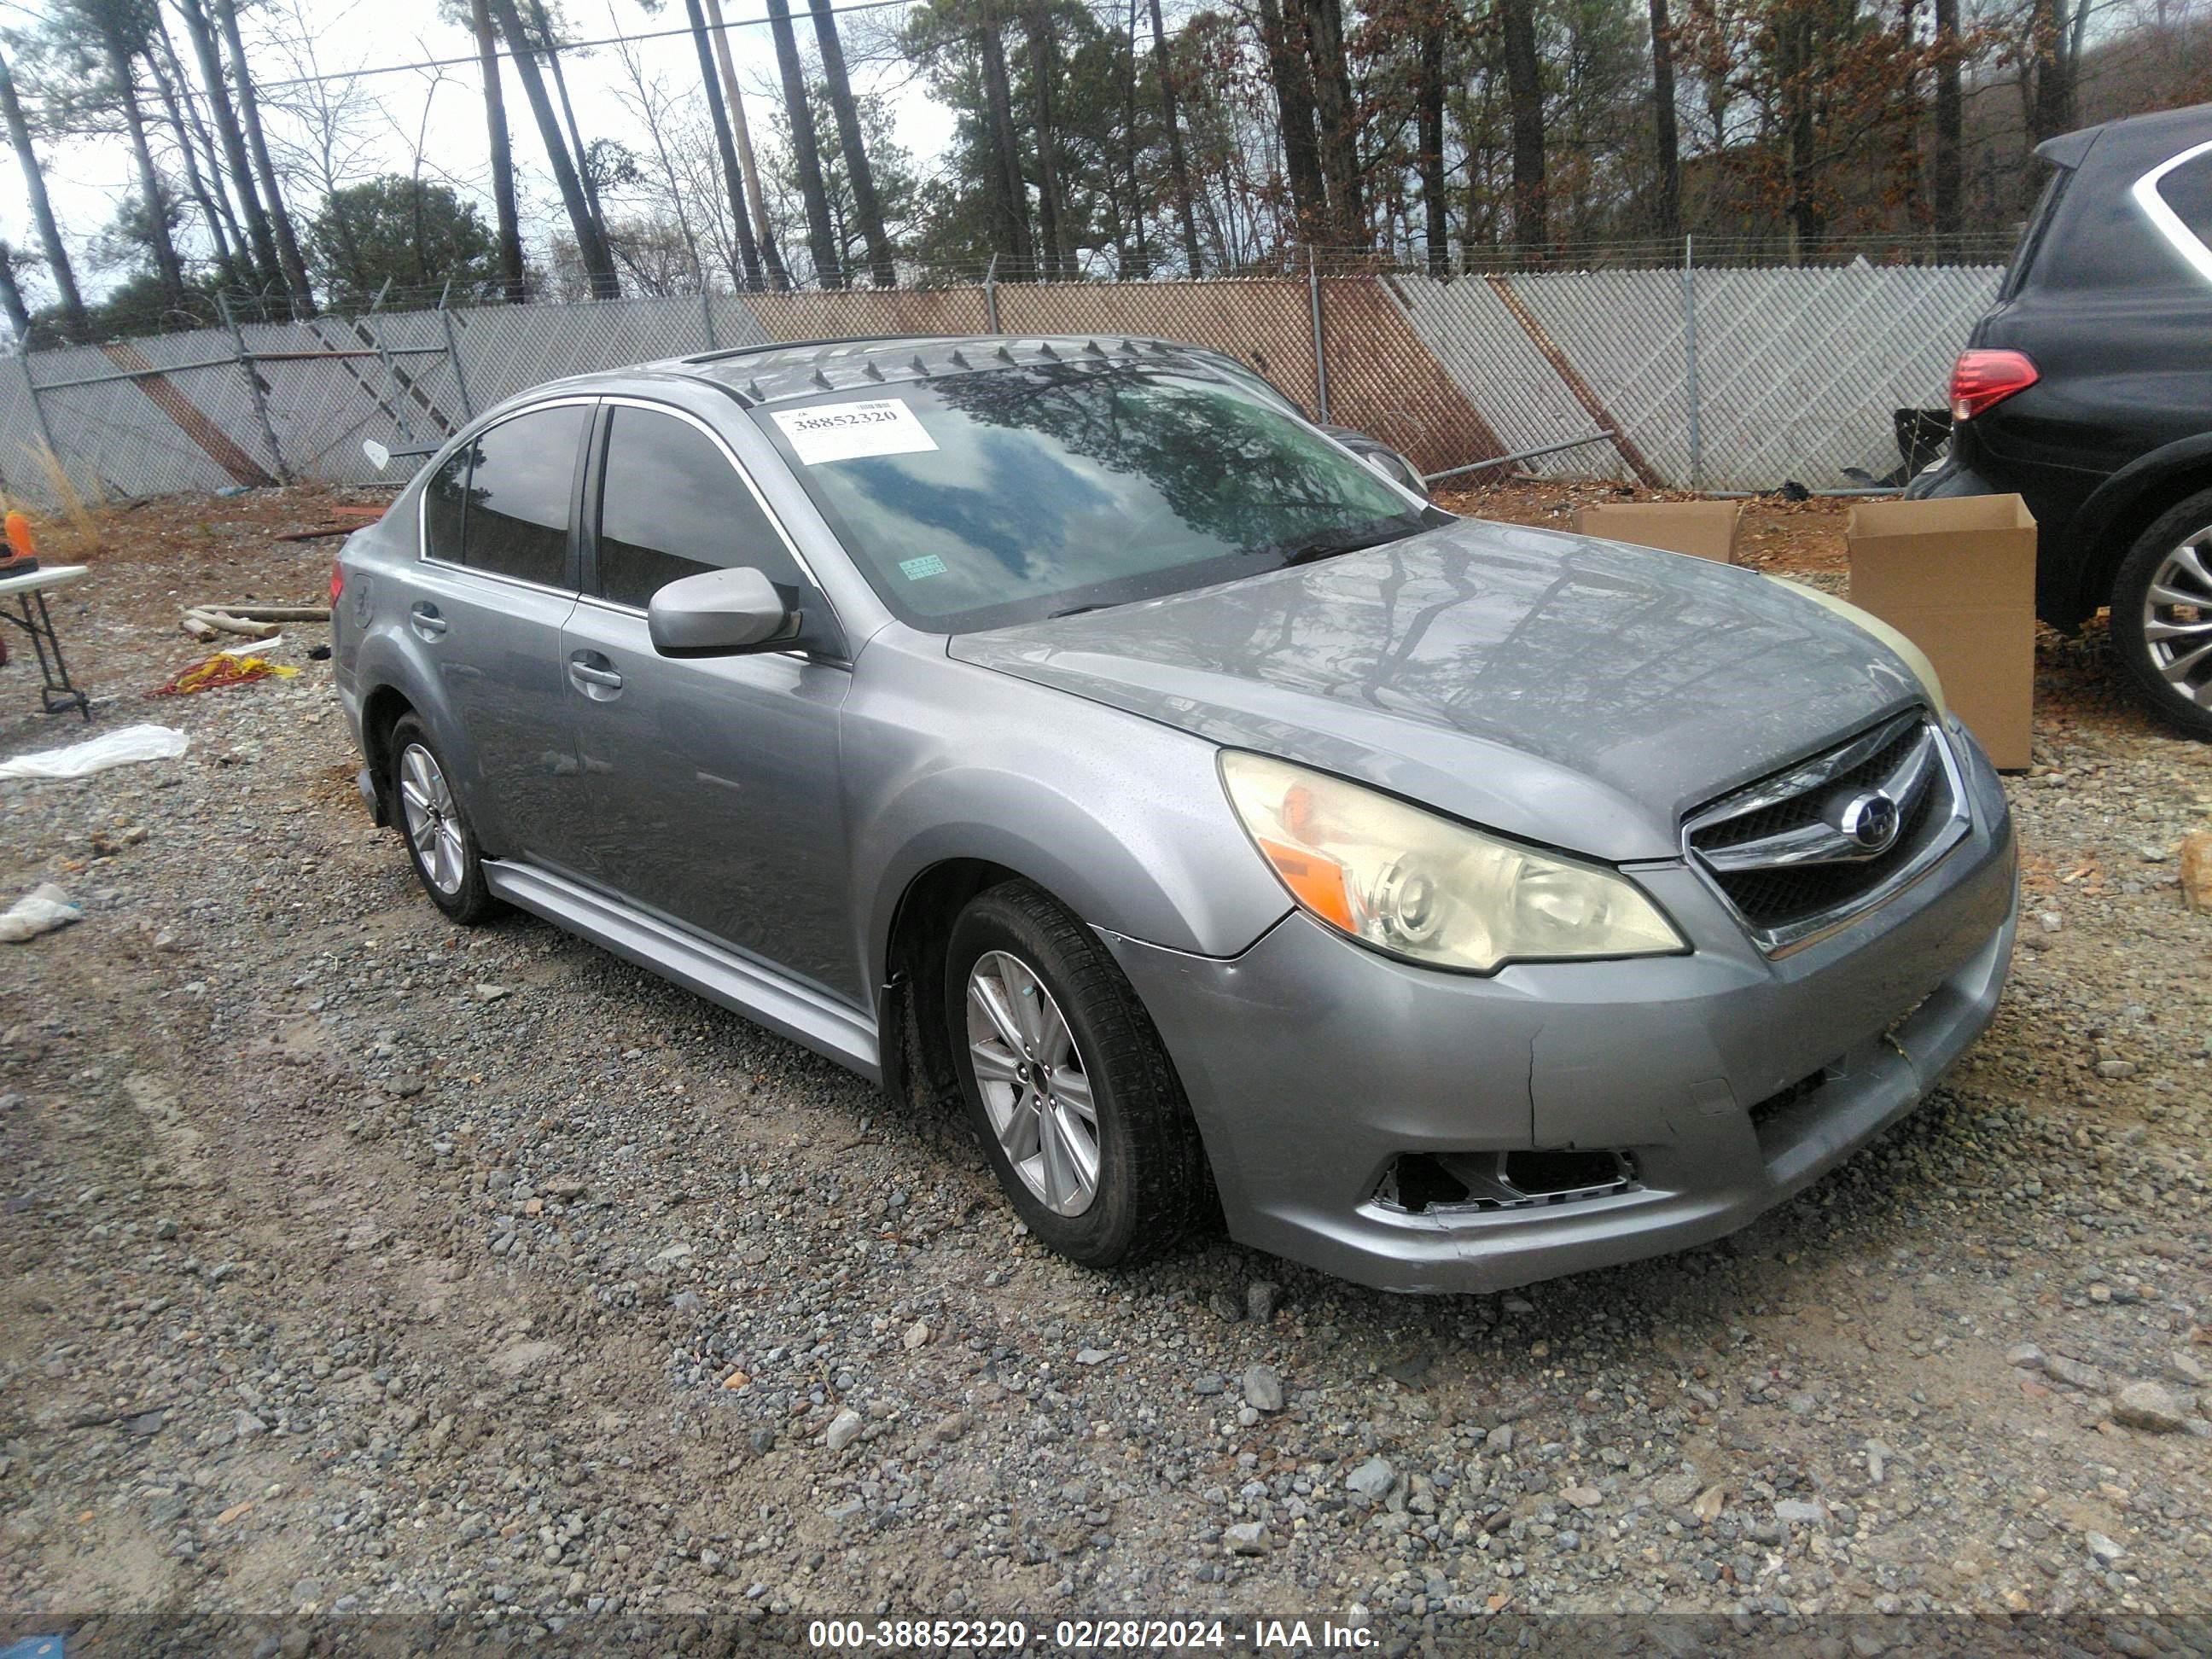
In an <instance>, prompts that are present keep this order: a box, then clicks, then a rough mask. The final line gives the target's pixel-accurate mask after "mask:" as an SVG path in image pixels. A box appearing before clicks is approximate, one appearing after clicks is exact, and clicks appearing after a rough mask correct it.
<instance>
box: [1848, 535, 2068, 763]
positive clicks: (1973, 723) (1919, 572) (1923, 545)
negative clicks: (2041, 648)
mask: <svg viewBox="0 0 2212 1659" xmlns="http://www.w3.org/2000/svg"><path fill="white" fill-rule="evenodd" d="M1846 538H1847V540H1848V543H1849V545H1850V560H1851V590H1850V600H1851V603H1852V604H1853V605H1857V606H1859V607H1860V608H1861V609H1863V610H1866V611H1872V612H1873V613H1874V614H1875V616H1877V617H1881V619H1882V620H1883V621H1884V622H1886V623H1888V624H1889V625H1890V626H1891V627H1892V628H1894V629H1897V631H1898V632H1899V633H1900V634H1902V635H1905V638H1907V639H1909V640H1911V641H1912V642H1913V643H1914V644H1915V645H1917V646H1918V647H1920V648H1921V649H1922V650H1923V651H1924V652H1926V653H1928V659H1929V661H1930V662H1932V663H1933V664H1935V665H1936V673H1937V675H1939V676H1940V677H1941V678H1942V682H1943V695H1944V697H1945V699H1946V700H1947V701H1948V702H1949V703H1950V705H1951V708H1952V709H1953V710H1954V712H1955V713H1956V714H1958V716H1959V718H1960V720H1964V721H1965V722H1966V729H1967V730H1968V731H1970V732H1972V733H1973V734H1974V736H1975V737H1976V738H1978V739H1979V740H1980V743H1981V745H1982V747H1983V748H1984V749H1985V750H1988V751H1989V756H1990V760H1992V761H1994V762H1995V763H1996V764H1997V765H1998V766H1999V767H2000V768H2002V769H2006V770H2008V771H2016V770H2018V769H2021V768H2022V767H2025V766H2026V765H2027V763H2028V742H2029V738H2030V735H2031V732H2032V728H2033V714H2034V699H2035V519H2034V516H2033V514H2031V513H2029V512H2028V510H2027V503H2026V502H2025V501H2021V498H2020V497H2019V496H2017V495H1960V496H1954V497H1952V498H1951V499H1949V500H1947V501H1862V502H1860V503H1859V504H1858V505H1857V506H1856V507H1853V508H1852V509H1851V519H1850V529H1849V531H1848V532H1846Z"/></svg>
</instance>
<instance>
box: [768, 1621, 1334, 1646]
mask: <svg viewBox="0 0 2212 1659" xmlns="http://www.w3.org/2000/svg"><path fill="white" fill-rule="evenodd" d="M1031 1629H1032V1627H1031V1626H1030V1624H1029V1623H1028V1622H1027V1621H1026V1620H1019V1619H817V1620H813V1621H811V1623H810V1624H809V1625H808V1626H807V1627H806V1641H807V1645H808V1646H809V1647H811V1648H815V1649H820V1650H829V1651H833V1652H867V1651H888V1652H929V1651H933V1650H934V1651H943V1650H949V1649H954V1648H963V1649H966V1650H969V1651H971V1652H975V1653H991V1652H1016V1651H1018V1650H1023V1649H1025V1648H1028V1647H1029V1646H1030V1644H1031ZM1051 1630H1052V1640H1051V1643H1050V1644H1049V1647H1048V1649H1047V1650H1048V1651H1050V1650H1054V1649H1058V1650H1073V1651H1075V1652H1081V1653H1097V1652H1104V1651H1110V1650H1122V1651H1128V1652H1146V1651H1170V1652H1173V1651H1182V1650H1188V1649H1193V1648H1201V1649H1209V1648H1210V1649H1214V1650H1222V1651H1231V1650H1243V1651H1246V1652H1257V1653H1266V1652H1274V1651H1279V1652H1297V1651H1311V1650H1314V1649H1316V1648H1320V1649H1331V1650H1341V1651H1345V1652H1356V1651H1358V1650H1362V1649H1364V1648H1367V1647H1369V1646H1370V1645H1372V1644H1373V1643H1374V1641H1375V1639H1376V1638H1375V1632H1373V1631H1372V1630H1370V1629H1369V1628H1368V1627H1367V1626H1362V1625H1352V1624H1342V1625H1340V1624H1338V1623H1336V1622H1335V1621H1334V1620H1328V1619H1320V1620H1306V1619H1296V1618H1291V1619H1249V1620H1234V1621H1232V1620H1225V1619H1061V1620H1055V1621H1054V1624H1053V1625H1052V1626H1051ZM1036 1634H1037V1635H1039V1636H1042V1634H1043V1632H1042V1629H1040V1630H1038V1631H1037V1632H1036ZM1041 1645H1042V1644H1041Z"/></svg>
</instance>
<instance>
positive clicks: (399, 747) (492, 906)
mask: <svg viewBox="0 0 2212 1659" xmlns="http://www.w3.org/2000/svg"><path fill="white" fill-rule="evenodd" d="M386 752H387V753H389V754H390V755H391V757H392V795H393V798H394V799H396V800H397V801H398V805H399V815H398V816H399V833H400V836H401V837H402V838H403V839H404V841H405V842H406V843H407V856H408V858H409V860H410V861H412V863H413V864H414V866H415V874H416V877H417V878H419V879H420V880H421V882H422V890H423V891H424V892H426V893H428V894H429V896H430V900H431V902H432V903H434V904H435V905H436V906H437V907H438V908H440V909H441V910H443V911H444V912H445V913H446V914H447V915H449V916H451V917H452V918H453V920H454V921H458V922H459V923H461V924H462V925H463V926H465V927H473V926H475V925H476V924H477V922H480V921H485V920H487V919H488V918H489V917H491V916H492V915H495V914H497V912H498V910H499V901H498V900H497V899H495V898H494V897H493V896H492V895H491V889H490V888H489V887H488V886H487V885H486V884H485V883H484V874H483V859H482V858H481V857H480V856H479V855H478V854H477V838H476V833H475V831H473V830H472V829H470V828H469V820H468V815H467V814H466V813H465V812H464V811H462V810H461V804H460V801H459V799H457V798H456V797H455V795H454V793H453V784H452V782H451V781H450V780H449V777H448V775H447V770H446V763H445V760H444V758H443V757H441V756H440V754H439V753H438V750H437V747H436V745H435V744H433V743H432V742H431V741H430V734H429V732H427V731H425V730H424V729H423V726H422V721H421V720H417V719H416V717H415V716H414V715H412V714H405V715H403V716H401V717H400V719H399V720H398V722H397V723H396V724H395V725H394V726H392V738H391V741H390V743H389V744H387V745H386Z"/></svg>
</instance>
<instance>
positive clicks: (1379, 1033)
mask: <svg viewBox="0 0 2212 1659" xmlns="http://www.w3.org/2000/svg"><path fill="white" fill-rule="evenodd" d="M1954 741H1957V739H1955V738H1954ZM1960 758H1961V761H1962V763H1963V764H1962V770H1963V771H1964V773H1965V774H1966V784H1967V793H1968V796H1969V798H1970V800H1971V803H1972V829H1971V831H1970V833H1969V835H1968V836H1967V838H1966V840H1965V841H1963V842H1960V844H1959V846H1958V847H1957V848H1954V850H1953V851H1952V852H1951V853H1950V854H1948V855H1947V856H1946V857H1945V858H1944V860H1942V862H1941V863H1940V864H1938V865H1937V866H1936V868H1935V869H1934V870H1933V871H1931V872H1929V874H1928V875H1927V876H1926V877H1925V878H1923V879H1922V880H1921V881H1920V882H1919V883H1918V884H1917V885H1915V886H1913V887H1911V888H1910V889H1908V890H1906V891H1905V892H1903V893H1901V894H1899V895H1898V896H1896V897H1895V898H1893V900H1892V901H1891V902H1889V903H1888V904H1887V905H1886V906H1884V907H1882V908H1881V909H1880V910H1878V911H1876V912H1874V913H1872V914H1870V915H1866V916H1863V917H1862V918H1860V919H1859V920H1858V921H1854V922H1853V923H1851V924H1850V926H1849V927H1846V928H1844V930H1842V931H1841V932H1839V933H1836V934H1834V935H1832V936H1831V937H1830V938H1828V939H1824V940H1822V941H1821V942H1820V944H1819V945H1814V946H1811V947H1808V948H1807V949H1805V950H1802V951H1799V952H1797V953H1796V954H1794V955H1791V956H1789V957H1784V958H1782V959H1780V960H1775V961H1770V960H1768V959H1767V958H1765V957H1763V956H1761V955H1760V954H1759V951H1757V950H1756V949H1755V948H1754V947H1753V945H1751V943H1750V941H1749V940H1748V939H1747V938H1746V937H1745V934H1744V931H1743V929H1742V927H1741V924H1739V923H1738V922H1737V921H1735V917H1734V916H1733V915H1732V913H1730V912H1729V910H1728V909H1727V908H1725V906H1724V905H1723V902H1722V901H1721V900H1720V898H1719V896H1717V894H1716V893H1714V891H1713V890H1711V888H1709V887H1708V886H1707V885H1706V884H1705V882H1704V880H1703V879H1702V878H1700V877H1699V876H1698V875H1697V874H1696V873H1695V872H1692V870H1690V869H1689V868H1688V867H1687V866H1685V865H1680V864H1674V865H1667V866H1649V867H1644V868H1639V869H1638V871H1637V872H1636V873H1637V877H1638V880H1640V881H1641V882H1642V883H1643V884H1644V886H1645V887H1646V889H1647V890H1649V891H1650V892H1651V894H1652V895H1653V896H1655V897H1656V898H1657V899H1658V900H1659V902H1661V903H1662V905H1663V906H1664V907H1665V908H1666V909H1667V910H1668V914H1669V915H1672V916H1673V918H1674V921H1675V923H1676V925H1677V926H1679V927H1681V928H1682V929H1683V931H1684V933H1685V934H1686V936H1687V937H1688V938H1689V939H1690V940H1691V942H1692V952H1691V953H1690V954H1689V955H1686V956H1680V957H1649V958H1645V959H1642V960H1638V961H1626V962H1589V963H1528V964H1519V965H1516V966H1512V967H1509V968H1506V969H1502V970H1501V971H1499V972H1498V973H1497V974H1496V975H1492V976H1490V977H1488V978H1476V977H1472V976H1468V975H1452V974H1444V973H1439V972H1436V971H1433V970H1431V969H1421V968H1416V967H1413V966H1411V965H1409V964H1407V963H1400V962H1397V961H1395V960H1392V959H1390V958H1389V957H1383V956H1380V955H1378V954H1376V953H1375V952H1373V951H1366V950H1364V949H1362V948H1360V947H1359V946H1358V945H1352V944H1351V943H1349V942H1348V941H1346V940H1345V939H1340V938H1339V937H1338V936H1336V935H1335V934H1334V933H1330V932H1329V931H1328V929H1326V928H1325V927H1322V925H1321V924H1319V923H1317V922H1315V921H1311V920H1310V919H1309V918H1308V917H1307V916H1306V915H1304V913H1303V912H1297V913H1294V914H1292V915H1291V916H1289V917H1288V918H1286V919H1285V921H1282V922H1281V923H1280V924H1279V925H1278V926H1277V927H1274V928H1273V929H1272V930H1271V931H1270V932H1269V933H1267V935H1266V936H1265V937H1264V938H1263V939H1261V940H1260V941H1259V942H1258V943H1257V944H1255V945H1253V946H1252V947H1251V948H1250V949H1249V950H1248V951H1245V952H1244V954H1243V955H1242V956H1240V957H1235V958H1233V959H1230V960H1218V959H1215V958H1212V957H1194V956H1188V955H1185V954H1183V953H1181V952H1178V951H1167V950H1162V949H1159V948H1158V947H1156V946H1152V945H1145V944H1141V943H1139V942H1138V941H1135V940H1132V939H1123V938H1121V937H1119V936H1117V935H1108V936H1107V943H1108V945H1109V948H1110V949H1111V950H1112V951H1114V954H1115V958H1116V960H1118V961H1119V962H1120V963H1121V967H1122V969H1123V971H1124V972H1125V973H1127V975H1128V976H1129V979H1130V981H1131V983H1132V984H1133V986H1134V987H1135V989H1136V991H1137V994H1139V997H1140V998H1142V1000H1143V1001H1144V1004H1145V1006H1146V1009H1147V1010H1148V1011H1150V1012H1151V1013H1152V1017H1153V1020H1154V1023H1155V1024H1157V1026H1158V1029H1159V1031H1160V1035H1161V1037H1162V1040H1163V1041H1164V1042H1165V1044H1166V1046H1167V1049H1168V1053H1169V1054H1170V1057H1171V1058H1172V1059H1173V1060H1174V1061H1175V1063H1176V1068H1177V1070H1178V1072H1179V1073H1180V1075H1181V1077H1182V1082H1183V1085H1184V1087H1185V1089H1186V1091H1188V1095H1189V1097H1190V1101H1191V1105H1192V1108H1193V1110H1194V1112H1195V1114H1196V1115H1197V1118H1198V1123H1199V1127H1200V1133H1201V1134H1202V1135H1203V1136H1204V1138H1205V1141H1206V1152H1207V1154H1208V1156H1209V1158H1210V1159H1211V1161H1212V1166H1213V1171H1214V1176H1215V1180H1216V1182H1217V1184H1218V1187H1219V1189H1220V1193H1221V1199H1222V1205H1223V1208H1224V1211H1225V1213H1226V1216H1227V1219H1228V1224H1229V1231H1230V1232H1231V1236H1232V1237H1235V1238H1237V1239H1238V1240H1239V1241H1241V1242H1243V1243H1247V1244H1250V1245H1253V1246H1255V1247H1257V1248H1260V1249H1266V1250H1269V1251H1273V1253H1275V1254H1277V1255H1284V1256H1287V1257H1290V1258H1291V1259H1292V1260H1294V1261H1303V1262H1305V1263H1307V1264H1309V1265H1310V1266H1312V1267H1319V1268H1322V1269H1323V1270H1325V1271H1327V1272H1329V1273H1335V1274H1337V1275H1339V1276H1340V1277H1343V1278H1346V1279H1354V1280H1357V1281H1358V1282H1360V1283H1363V1284H1366V1285H1375V1286H1377V1287H1379V1288H1382V1289H1385V1290H1394V1291H1496V1290H1502V1289H1505V1288H1509V1287H1510V1286H1513V1285H1525V1284H1528V1283H1531V1282H1533V1281H1534V1280H1537V1279H1548V1278H1553V1277H1555V1276H1557V1275H1559V1274H1561V1273H1578V1272H1581V1271H1583V1270H1584V1269H1586V1268H1590V1267H1605V1266H1609V1265H1612V1264H1613V1263H1617V1262H1621V1261H1634V1260H1638V1259H1639V1258H1642V1257H1645V1256H1650V1255H1660V1254H1662V1253H1664V1252H1666V1251H1669V1250H1676V1249H1685V1248H1687V1247H1689V1246H1691V1245H1694V1244H1699V1243H1705V1242H1706V1241H1708V1240H1711V1239H1712V1238H1716V1237H1719V1236H1720V1235H1722V1234H1723V1233H1727V1232H1729V1231H1734V1230H1735V1229H1736V1228H1738V1227H1740V1226H1742V1225H1744V1224H1745V1223H1747V1222H1748V1221H1749V1220H1751V1219H1752V1218H1753V1217H1754V1216H1756V1215H1758V1214H1759V1212H1762V1211H1764V1210H1765V1209H1767V1208H1769V1207H1770V1206H1773V1205H1775V1204H1777V1203H1779V1202H1780V1201H1782V1200H1784V1199H1786V1198H1788V1197H1789V1196H1790V1194H1793V1193H1796V1192H1797V1191H1799V1190H1800V1189H1801V1188H1804V1187H1805V1186H1807V1185H1808V1184H1809V1183H1810V1182H1813V1181H1814V1180H1816V1179H1818V1178H1819V1177H1820V1176H1821V1175H1822V1174H1823V1173H1825V1172H1826V1170H1829V1169H1832V1167H1834V1166H1835V1165H1836V1164H1838V1163H1839V1162H1841V1161H1842V1160H1843V1159H1844V1158H1846V1157H1848V1156H1849V1155H1850V1153H1851V1152H1854V1151H1855V1150H1856V1149H1857V1148H1858V1147H1859V1146H1862V1145H1863V1144H1864V1143H1865V1142H1866V1141H1867V1140H1869V1139H1871V1138H1872V1137H1873V1136H1874V1135H1875V1134H1876V1133H1879V1132H1880V1131H1881V1130H1882V1129H1883V1128H1884V1127H1887V1126H1888V1125H1889V1124H1891V1123H1893V1122H1894V1121H1896V1120H1897V1119H1899V1117H1901V1116H1903V1115H1905V1113H1906V1112H1907V1111H1909V1110H1911V1108H1912V1107H1913V1106H1914V1105H1915V1104H1916V1103H1918V1102H1919V1101H1920V1100H1921V1099H1922V1098H1923V1097H1924V1096H1925V1095H1926V1094H1927V1093H1928V1092H1929V1090H1931V1089H1932V1088H1934V1087H1935V1085H1936V1082H1937V1081H1938V1079H1940V1078H1941V1077H1942V1074H1943V1073H1944V1072H1945V1070H1946V1069H1948V1067H1949V1066H1950V1065H1951V1064H1952V1063H1953V1062H1954V1060H1957V1059H1958V1058H1959V1056H1960V1054H1963V1053H1964V1052H1965V1051H1966V1048H1969V1047H1970V1046H1971V1045H1972V1042H1973V1041H1974V1039H1975V1038H1976V1037H1978V1036H1980V1034H1981V1033H1982V1031H1983V1030H1984V1029H1985V1028H1986V1027H1987V1026H1988V1024H1989V1023H1990V1019H1991V1018H1993V1017H1994V1015H1995V1013H1996V1005H1997V999H1998V996H1999V994H2000V993H2001V992H2002V988H2003V984H2004V978H2005V972H2006V969H2007V967H2008V965H2009V963H2010V961H2011V957H2012V945H2013V928H2014V921H2015V909H2016V906H2017V889H2016V880H2015V875H2016V872H2015V862H2016V860H2015V848H2014V842H2013V834H2012V825H2011V820H2010V818H2009V816H2008V813H2007V811H2006V807H2005V802H2004V796H2003V793H2002V788H2001V787H2000V786H1999V784H1998V782H1997V780H1996V774H1995V773H1994V772H1993V771H1992V770H1991V769H1990V766H1989V763H1988V761H1987V760H1986V759H1985V758H1984V757H1983V755H1982V754H1981V752H1980V750H1978V748H1976V747H1974V746H1973V745H1972V744H1971V742H1967V743H1965V744H1961V745H1960ZM1534 1147H1580V1148H1601V1149H1619V1150H1620V1151H1623V1152H1626V1153H1628V1154H1629V1156H1630V1158H1632V1161H1633V1166H1634V1169H1635V1171H1636V1179H1635V1180H1634V1181H1633V1182H1632V1183H1631V1184H1630V1185H1629V1186H1628V1187H1627V1188H1626V1189H1624V1190H1620V1191H1614V1192H1609V1193H1606V1194H1601V1195H1598V1196H1594V1197H1589V1198H1585V1199H1581V1200H1573V1201H1566V1202H1560V1203H1554V1204H1548V1205H1541V1206H1534V1207H1530V1208H1499V1209H1491V1210H1477V1209H1471V1208H1467V1207H1451V1208H1444V1209H1433V1210H1430V1211H1427V1212H1412V1211H1409V1210H1407V1209H1404V1208H1400V1207H1396V1206H1393V1205H1392V1204H1390V1203H1389V1202H1387V1201H1385V1200H1383V1198H1381V1197H1378V1188H1381V1187H1382V1186H1383V1182H1384V1178H1385V1176H1387V1175H1388V1174H1389V1172H1390V1170H1392V1168H1393V1167H1394V1165H1395V1163H1396V1161H1397V1160H1398V1159H1399V1158H1402V1157H1405V1156H1407V1155H1408V1154H1420V1153H1430V1154H1460V1153H1474V1152H1503V1151H1510V1150H1514V1149H1525V1148H1534Z"/></svg>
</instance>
